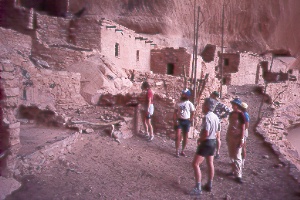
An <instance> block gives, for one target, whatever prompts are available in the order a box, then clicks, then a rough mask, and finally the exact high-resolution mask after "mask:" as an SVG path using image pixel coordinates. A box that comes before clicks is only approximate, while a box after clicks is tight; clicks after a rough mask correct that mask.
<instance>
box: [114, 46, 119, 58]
mask: <svg viewBox="0 0 300 200" xmlns="http://www.w3.org/2000/svg"><path fill="white" fill-rule="evenodd" d="M115 56H116V57H120V45H119V43H116V44H115Z"/></svg>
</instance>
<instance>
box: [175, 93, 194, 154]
mask: <svg viewBox="0 0 300 200" xmlns="http://www.w3.org/2000/svg"><path fill="white" fill-rule="evenodd" d="M190 96H191V91H190V90H189V89H185V90H183V91H182V93H181V98H180V101H179V102H178V103H177V104H176V106H175V111H174V115H173V120H174V129H175V131H176V141H175V147H176V157H179V146H180V142H181V140H182V136H183V141H182V150H181V153H180V155H181V156H184V157H186V154H185V153H184V149H185V147H186V145H187V141H188V135H189V131H190V127H191V124H192V121H193V117H194V112H195V106H194V105H193V103H192V102H190V101H189V98H190Z"/></svg>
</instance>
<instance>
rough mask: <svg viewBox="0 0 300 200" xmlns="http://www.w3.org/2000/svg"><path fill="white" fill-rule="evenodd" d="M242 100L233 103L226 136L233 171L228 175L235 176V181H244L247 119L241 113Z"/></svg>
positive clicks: (235, 100) (236, 99)
mask: <svg viewBox="0 0 300 200" xmlns="http://www.w3.org/2000/svg"><path fill="white" fill-rule="evenodd" d="M241 103H242V102H241V100H240V99H238V98H235V99H234V100H233V101H231V105H232V109H233V111H232V112H231V113H230V114H229V125H228V129H227V134H226V141H227V147H228V153H229V158H230V160H231V167H232V171H231V172H230V173H229V174H228V175H233V176H235V181H236V182H238V183H243V181H242V148H243V145H244V137H245V123H246V120H245V117H244V114H243V112H242V111H241V108H242V107H241Z"/></svg>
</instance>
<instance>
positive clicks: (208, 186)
mask: <svg viewBox="0 0 300 200" xmlns="http://www.w3.org/2000/svg"><path fill="white" fill-rule="evenodd" d="M211 188H212V186H211V185H210V184H208V183H206V184H205V185H204V186H203V190H205V191H207V192H211Z"/></svg>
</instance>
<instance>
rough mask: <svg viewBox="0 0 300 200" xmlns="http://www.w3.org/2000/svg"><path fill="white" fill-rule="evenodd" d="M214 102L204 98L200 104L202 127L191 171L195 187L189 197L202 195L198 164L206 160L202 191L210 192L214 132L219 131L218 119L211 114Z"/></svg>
mask: <svg viewBox="0 0 300 200" xmlns="http://www.w3.org/2000/svg"><path fill="white" fill-rule="evenodd" d="M213 110H214V101H213V100H212V99H211V98H206V99H205V100H204V103H203V104H202V112H203V113H204V114H205V115H204V117H203V118H202V126H201V131H200V138H199V139H198V140H197V144H198V147H197V151H196V153H195V156H194V159H193V163H192V166H193V169H194V173H195V180H196V186H195V188H193V190H192V191H191V193H190V194H191V195H199V194H201V193H202V188H201V176H202V174H201V170H200V164H201V163H202V162H203V161H204V159H206V163H207V167H208V182H207V184H205V185H204V187H203V189H204V190H206V191H209V192H210V191H211V189H212V182H213V178H214V174H215V168H214V153H215V149H216V137H217V135H216V132H217V131H218V130H219V126H220V123H219V118H218V116H217V115H216V114H215V113H213Z"/></svg>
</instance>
